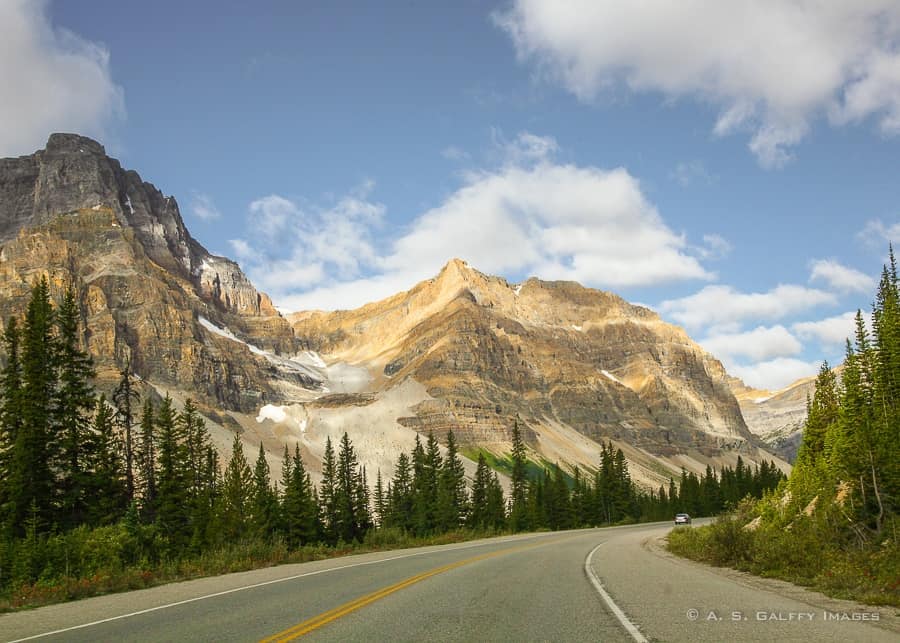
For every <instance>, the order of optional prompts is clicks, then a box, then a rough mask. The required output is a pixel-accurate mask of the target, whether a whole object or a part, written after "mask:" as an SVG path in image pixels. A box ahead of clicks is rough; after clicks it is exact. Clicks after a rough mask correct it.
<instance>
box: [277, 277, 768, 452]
mask: <svg viewBox="0 0 900 643" xmlns="http://www.w3.org/2000/svg"><path fill="white" fill-rule="evenodd" d="M290 319H291V321H292V322H293V326H294V330H295V332H296V334H297V336H298V337H303V338H304V339H305V340H306V341H308V342H309V344H310V346H311V347H313V348H314V349H316V350H318V351H319V352H320V353H321V354H322V355H323V356H325V358H326V359H334V360H342V361H347V362H352V363H356V364H365V365H366V366H367V367H368V368H369V369H370V371H371V372H373V373H374V374H375V375H376V377H375V379H374V380H373V384H372V385H373V386H374V387H381V388H389V387H390V386H392V384H393V383H394V382H402V381H404V380H405V379H407V378H412V379H415V380H416V381H417V382H420V383H421V384H423V385H424V386H425V387H426V389H427V391H428V393H429V395H430V396H431V397H432V398H434V399H431V400H425V401H423V402H421V403H420V404H418V405H417V406H416V407H415V416H414V417H408V418H403V419H401V422H402V423H403V424H405V425H406V426H409V427H411V428H415V429H416V430H419V431H428V430H433V431H435V433H436V434H443V432H445V431H446V430H447V429H450V428H452V429H453V430H454V432H455V433H456V434H457V436H458V437H459V438H461V439H462V440H463V441H464V442H468V443H470V444H478V443H491V442H505V441H507V440H508V438H509V433H508V432H509V431H510V429H511V427H512V425H513V421H514V420H515V419H516V418H517V417H518V418H519V419H520V421H521V423H522V425H523V426H524V427H525V429H526V431H528V432H529V433H528V437H529V438H530V439H531V441H532V443H539V442H540V438H541V434H542V433H543V432H545V431H548V430H549V429H550V427H556V428H558V427H570V428H571V429H574V430H575V432H577V434H580V435H582V436H586V437H588V438H590V439H592V440H594V441H599V440H601V439H606V438H612V439H615V440H618V441H622V442H626V443H629V444H631V445H634V446H636V447H638V448H639V449H642V450H645V451H647V452H649V453H652V454H654V455H659V456H676V455H678V454H687V453H694V454H698V453H699V454H702V455H705V456H715V455H717V454H721V453H722V452H723V450H737V449H741V448H745V449H752V448H753V447H752V446H751V442H752V436H751V434H750V433H749V432H748V431H747V428H746V426H745V425H744V422H743V419H742V418H741V413H740V409H739V407H738V404H737V401H736V400H735V398H734V396H733V395H732V393H731V391H730V389H729V388H728V383H727V376H726V373H725V371H724V369H723V368H722V365H721V364H720V363H719V362H718V361H717V360H715V359H714V358H712V357H711V356H709V355H708V354H707V353H705V352H704V351H703V350H702V349H701V348H700V347H699V346H697V345H696V344H694V343H693V342H692V341H691V340H690V338H689V337H688V336H687V335H686V334H685V333H684V331H683V330H681V329H680V328H677V327H675V326H672V325H670V324H667V323H665V322H663V321H661V320H660V319H659V317H658V316H657V315H656V314H655V313H653V312H652V311H650V310H648V309H646V308H642V307H639V306H633V305H631V304H629V303H627V302H626V301H624V300H623V299H621V298H619V297H617V296H615V295H612V294H610V293H605V292H600V291H597V290H592V289H588V288H584V287H582V286H579V285H578V284H575V283H570V282H544V281H540V280H538V279H529V280H528V281H526V282H524V283H523V284H519V285H512V284H509V283H507V282H506V281H505V280H504V279H501V278H497V277H489V276H486V275H483V274H481V273H479V272H477V271H476V270H474V269H472V268H470V267H469V266H468V265H466V264H465V263H464V262H462V261H459V260H454V261H451V262H450V263H449V264H448V265H447V266H446V267H445V268H444V269H443V270H442V271H441V273H440V274H439V275H438V276H437V277H436V278H435V279H432V280H429V281H426V282H422V283H420V284H419V285H417V286H416V287H414V288H413V289H412V290H410V291H408V292H406V293H401V294H398V295H395V296H394V297H392V298H390V299H387V300H384V301H381V302H378V303H374V304H369V305H367V306H364V307H362V308H360V309H357V310H353V311H339V312H334V313H321V312H305V313H297V314H295V315H293V316H290Z"/></svg>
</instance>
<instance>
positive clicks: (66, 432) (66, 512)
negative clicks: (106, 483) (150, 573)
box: [52, 289, 96, 528]
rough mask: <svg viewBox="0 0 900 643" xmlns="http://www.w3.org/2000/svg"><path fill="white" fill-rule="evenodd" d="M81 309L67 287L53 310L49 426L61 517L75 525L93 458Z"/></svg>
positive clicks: (82, 513)
mask: <svg viewBox="0 0 900 643" xmlns="http://www.w3.org/2000/svg"><path fill="white" fill-rule="evenodd" d="M80 317H81V314H80V312H79V310H78V302H77V300H76V297H75V292H74V291H73V290H72V289H68V290H67V291H66V293H65V295H64V297H63V303H62V306H60V308H59V312H58V314H57V315H56V325H57V328H58V339H57V340H56V341H55V342H54V344H55V353H56V355H55V357H56V363H57V368H58V377H59V385H58V387H57V389H56V391H55V395H54V396H53V407H52V413H53V420H52V421H53V424H54V425H55V426H54V427H53V428H52V431H53V433H54V434H55V435H58V436H59V444H60V449H59V454H58V461H57V462H58V464H57V466H58V468H59V471H60V472H61V480H60V487H61V490H60V491H61V495H62V498H61V505H62V516H61V521H62V524H63V525H64V526H65V527H68V528H73V527H76V526H78V525H80V524H81V523H82V522H84V520H85V517H86V513H87V501H88V498H87V496H86V493H87V490H88V487H89V481H88V477H89V475H90V472H89V471H88V462H89V461H90V460H91V459H93V458H94V457H95V454H94V453H93V451H94V450H95V449H96V444H95V443H94V439H93V438H94V434H93V432H92V431H91V414H92V412H93V410H94V407H95V397H94V387H93V386H92V385H91V383H90V380H91V379H93V377H94V374H95V373H94V366H93V361H92V360H91V357H90V356H89V355H88V354H87V353H86V352H85V351H83V350H81V348H80V344H81V337H80V332H79V320H80Z"/></svg>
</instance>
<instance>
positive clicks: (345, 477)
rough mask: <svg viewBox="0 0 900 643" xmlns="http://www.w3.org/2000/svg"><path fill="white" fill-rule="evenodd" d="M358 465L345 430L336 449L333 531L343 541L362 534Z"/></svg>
mask: <svg viewBox="0 0 900 643" xmlns="http://www.w3.org/2000/svg"><path fill="white" fill-rule="evenodd" d="M358 466H359V465H358V462H357V459H356V452H355V450H354V449H353V444H352V443H351V442H350V437H349V436H348V435H347V433H346V432H345V433H344V435H343V436H342V437H341V444H340V449H339V451H338V459H337V468H336V472H337V479H336V485H335V494H334V498H335V500H334V504H335V532H336V535H337V537H338V538H339V539H340V540H343V541H345V542H352V541H354V540H358V539H360V537H361V536H362V529H363V525H362V523H363V516H362V515H361V514H362V512H363V507H362V506H361V504H360V501H361V498H360V493H359V491H360V490H359V486H360V479H359V476H360V472H359V471H358Z"/></svg>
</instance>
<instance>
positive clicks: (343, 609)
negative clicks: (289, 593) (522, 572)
mask: <svg viewBox="0 0 900 643" xmlns="http://www.w3.org/2000/svg"><path fill="white" fill-rule="evenodd" d="M560 540H562V539H561V538H555V539H553V540H549V541H543V542H539V543H534V544H531V545H520V546H518V547H508V548H506V549H501V550H499V551H493V552H489V553H487V554H480V555H478V556H472V557H471V558H465V559H463V560H458V561H456V562H455V563H449V564H447V565H442V566H441V567H435V568H434V569H430V570H428V571H427V572H422V573H421V574H416V575H415V576H410V577H409V578H407V579H406V580H402V581H400V582H399V583H396V584H394V585H390V586H389V587H384V588H382V589H379V590H377V591H375V592H372V593H371V594H366V595H365V596H361V597H360V598H357V599H356V600H353V601H350V602H349V603H344V604H343V605H339V606H338V607H335V608H334V609H330V610H328V611H327V612H323V613H322V614H319V615H318V616H314V617H312V618H310V619H307V620H305V621H303V622H302V623H299V624H297V625H295V626H293V627H291V628H288V629H286V630H284V631H283V632H278V633H277V634H273V635H272V636H270V637H268V638H265V639H263V640H262V641H260V643H275V642H276V641H278V642H279V643H280V642H281V641H293V640H294V639H297V638H300V637H301V636H303V635H304V634H309V633H310V632H312V631H313V630H317V629H319V628H320V627H322V626H323V625H327V624H328V623H331V622H332V621H335V620H337V619H339V618H341V617H342V616H346V615H347V614H350V613H351V612H355V611H356V610H358V609H361V608H363V607H365V606H366V605H370V604H372V603H374V602H375V601H377V600H380V599H382V598H384V597H385V596H390V595H391V594H393V593H394V592H399V591H400V590H401V589H405V588H407V587H409V586H410V585H415V584H416V583H418V582H421V581H423V580H425V579H426V578H431V577H432V576H437V575H438V574H442V573H444V572H447V571H450V570H451V569H456V568H457V567H462V566H463V565H468V564H470V563H475V562H478V561H479V560H485V559H487V558H494V557H495V556H502V555H503V554H511V553H513V552H517V551H522V550H525V549H533V548H534V547H539V546H541V545H549V544H551V543H555V542H558V541H560Z"/></svg>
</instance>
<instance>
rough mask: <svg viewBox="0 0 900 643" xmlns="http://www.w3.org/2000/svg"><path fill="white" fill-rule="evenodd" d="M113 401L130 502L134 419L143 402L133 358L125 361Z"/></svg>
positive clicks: (132, 487)
mask: <svg viewBox="0 0 900 643" xmlns="http://www.w3.org/2000/svg"><path fill="white" fill-rule="evenodd" d="M113 403H114V404H115V405H116V422H117V424H118V426H119V430H120V432H121V434H122V447H123V449H124V454H123V455H124V460H125V490H126V495H127V497H128V502H129V504H130V503H131V502H132V501H133V500H134V499H135V493H136V492H135V482H134V470H135V468H136V467H135V460H136V458H135V448H134V435H133V433H134V419H135V415H136V409H137V407H138V406H139V405H140V403H141V394H140V393H139V392H138V390H137V388H136V387H135V382H134V373H132V372H131V359H130V358H129V359H128V360H127V361H126V362H125V366H124V367H123V368H122V371H121V378H120V379H119V383H118V385H117V386H116V390H115V391H113Z"/></svg>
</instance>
